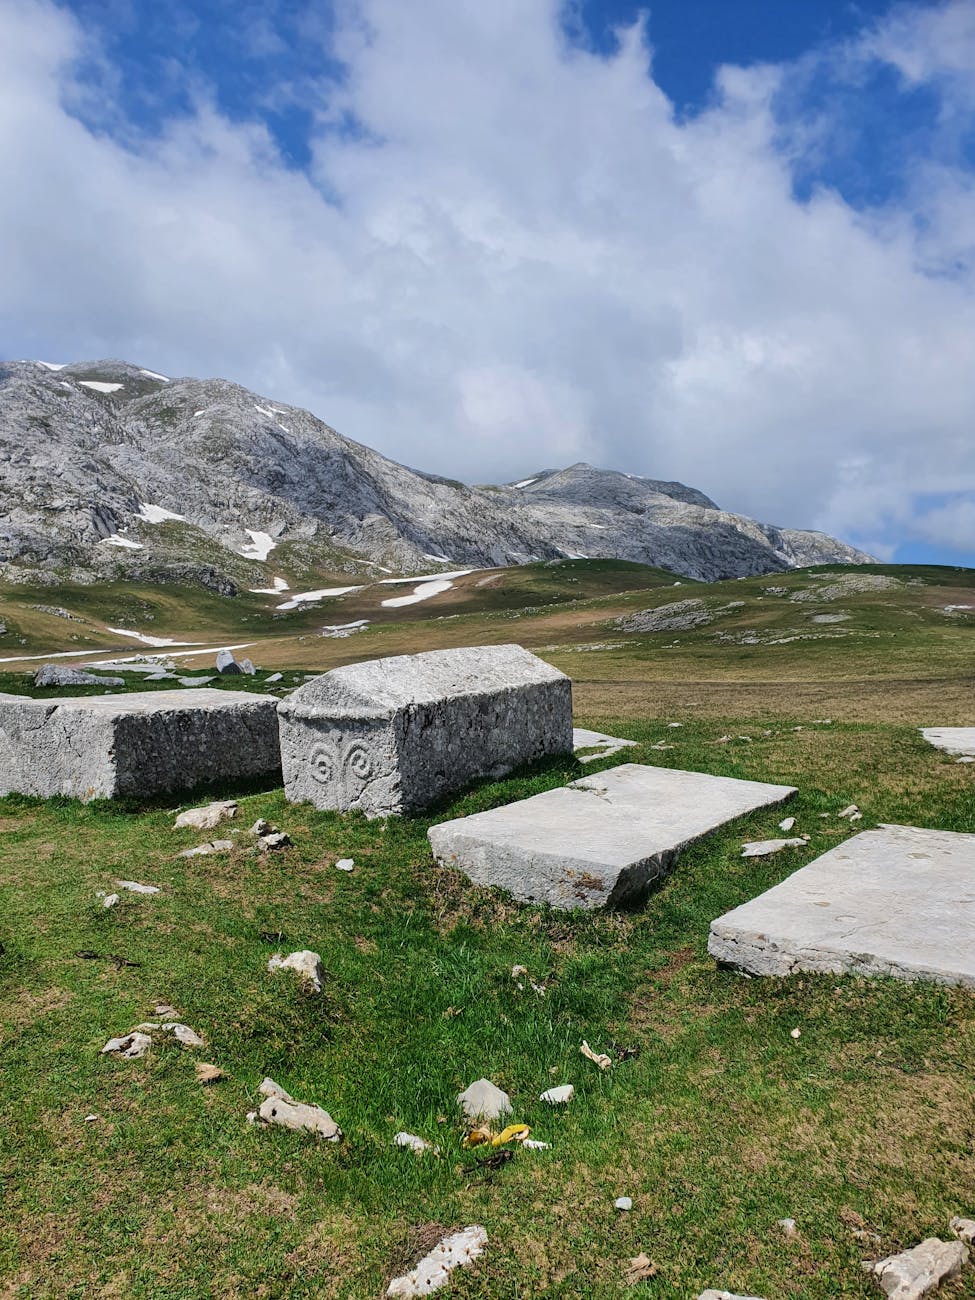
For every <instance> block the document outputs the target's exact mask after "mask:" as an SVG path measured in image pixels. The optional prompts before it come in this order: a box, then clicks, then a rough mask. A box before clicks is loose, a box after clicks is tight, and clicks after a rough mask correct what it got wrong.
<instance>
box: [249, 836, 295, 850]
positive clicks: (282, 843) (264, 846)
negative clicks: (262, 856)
mask: <svg viewBox="0 0 975 1300" xmlns="http://www.w3.org/2000/svg"><path fill="white" fill-rule="evenodd" d="M290 846H291V836H290V835H288V834H287V832H286V831H271V832H269V833H268V834H267V835H261V836H260V838H259V839H258V841H257V847H258V850H259V851H260V852H262V853H274V852H276V851H277V850H278V849H287V848H289V847H290Z"/></svg>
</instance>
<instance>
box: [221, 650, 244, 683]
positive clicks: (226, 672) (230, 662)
mask: <svg viewBox="0 0 975 1300" xmlns="http://www.w3.org/2000/svg"><path fill="white" fill-rule="evenodd" d="M214 667H215V668H216V670H217V672H218V673H221V674H222V675H223V676H224V677H235V676H240V674H241V673H243V671H244V670H243V669H242V668H241V666H240V664H239V663H238V662H237V660H236V659H235V658H234V654H233V651H232V650H220V651H218V652H217V658H216V661H215V663H214Z"/></svg>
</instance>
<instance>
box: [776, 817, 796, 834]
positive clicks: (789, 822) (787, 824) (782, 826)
mask: <svg viewBox="0 0 975 1300" xmlns="http://www.w3.org/2000/svg"><path fill="white" fill-rule="evenodd" d="M795 824H796V819H795V818H794V817H784V818H783V819H782V821H780V822H779V830H780V831H791V830H792V828H793V826H795Z"/></svg>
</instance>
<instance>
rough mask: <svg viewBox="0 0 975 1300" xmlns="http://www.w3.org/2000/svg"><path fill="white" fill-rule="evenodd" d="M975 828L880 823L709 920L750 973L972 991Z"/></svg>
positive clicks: (719, 951)
mask: <svg viewBox="0 0 975 1300" xmlns="http://www.w3.org/2000/svg"><path fill="white" fill-rule="evenodd" d="M973 897H975V835H971V834H965V833H964V832H961V831H935V830H923V829H921V828H919V827H917V826H881V827H879V828H878V829H877V830H874V831H863V832H862V833H861V834H860V835H854V836H853V837H852V838H851V839H848V840H844V842H843V843H842V844H838V845H837V846H836V847H835V848H833V849H830V850H829V851H828V852H827V853H824V854H823V855H822V856H821V857H818V858H816V860H815V861H814V862H810V863H809V865H808V866H805V867H801V868H800V869H799V870H798V871H796V872H794V873H793V874H792V875H791V876H789V877H788V879H786V880H783V881H782V883H781V884H779V885H775V886H774V887H773V888H772V889H769V890H766V892H765V893H764V894H760V895H759V896H758V898H753V899H752V900H751V902H750V903H743V904H742V905H741V907H736V908H735V909H734V911H732V912H728V913H727V914H726V915H725V916H722V917H720V918H719V919H718V920H717V921H714V922H712V924H711V935H710V938H709V940H708V951H709V952H710V953H711V956H712V957H714V958H715V959H716V960H717V961H718V962H720V963H721V964H722V965H725V966H731V967H733V968H735V969H736V970H741V971H745V972H746V973H747V974H749V975H792V974H794V973H795V972H797V971H809V972H813V973H817V974H823V975H842V974H853V975H888V976H892V977H893V978H894V979H902V980H921V979H923V980H931V981H933V982H935V983H938V984H961V985H965V986H967V987H968V988H975V916H973V913H972V907H971V904H972V900H973Z"/></svg>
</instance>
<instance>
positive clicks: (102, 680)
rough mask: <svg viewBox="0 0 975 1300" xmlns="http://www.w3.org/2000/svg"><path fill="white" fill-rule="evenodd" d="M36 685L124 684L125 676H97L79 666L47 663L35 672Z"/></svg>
mask: <svg viewBox="0 0 975 1300" xmlns="http://www.w3.org/2000/svg"><path fill="white" fill-rule="evenodd" d="M34 685H35V686H124V685H125V678H124V677H96V676H95V674H94V673H84V672H82V671H81V670H80V669H78V668H61V667H59V666H58V665H57V664H45V665H44V667H43V668H38V670H37V672H36V673H35V674H34Z"/></svg>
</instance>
